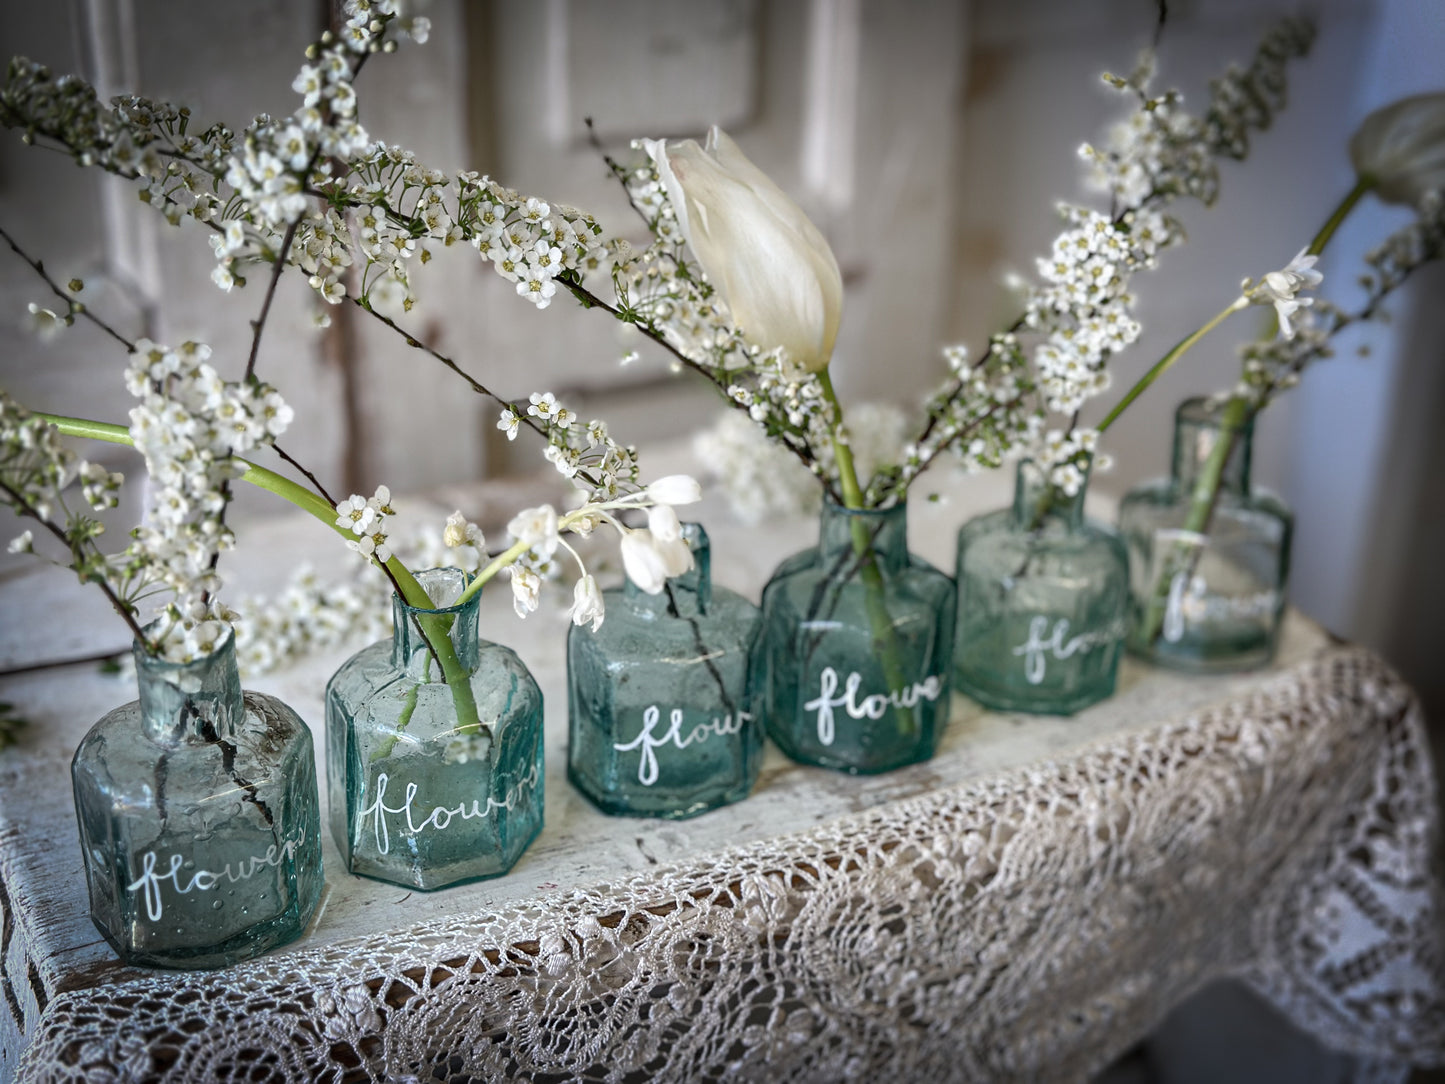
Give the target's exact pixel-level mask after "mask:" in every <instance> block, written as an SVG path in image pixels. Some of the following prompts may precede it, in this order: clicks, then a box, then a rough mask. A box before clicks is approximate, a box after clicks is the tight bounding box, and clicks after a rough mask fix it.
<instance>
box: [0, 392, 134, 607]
mask: <svg viewBox="0 0 1445 1084" xmlns="http://www.w3.org/2000/svg"><path fill="white" fill-rule="evenodd" d="M77 478H78V479H79V480H80V482H81V496H82V497H83V498H84V500H85V502H86V504H88V505H89V506H90V507H91V509H92V510H94V511H96V512H103V511H105V510H106V509H108V508H114V507H115V506H116V503H117V500H118V497H117V495H118V493H119V492H120V486H121V483H122V482H123V481H124V479H123V478H122V477H121V476H120V475H119V474H116V473H113V472H111V471H108V470H106V469H105V468H104V467H103V466H101V465H100V464H98V463H87V462H85V461H83V460H77V459H76V457H75V454H74V453H73V452H72V451H71V450H70V449H69V448H67V447H66V446H65V445H64V444H63V443H62V442H61V440H60V434H59V433H58V432H57V431H56V429H55V427H54V426H53V425H51V424H50V423H49V422H47V421H46V420H45V419H44V418H40V417H37V416H35V415H34V414H32V413H31V412H30V411H28V410H26V409H25V407H23V406H21V405H20V404H19V403H17V402H16V401H15V400H14V399H12V398H10V396H9V395H7V394H6V393H5V392H4V391H3V390H0V504H5V505H9V506H10V508H11V509H13V510H14V511H15V513H16V514H17V515H20V516H26V517H30V518H33V519H36V520H38V521H40V522H42V523H44V524H47V525H52V526H54V527H56V528H57V529H59V530H60V531H61V532H62V533H63V534H64V535H65V540H66V544H67V545H68V546H69V548H70V551H71V564H70V567H71V568H73V569H74V570H75V571H76V572H77V573H79V574H80V576H81V577H82V579H88V578H91V576H92V575H96V574H98V575H102V576H107V575H108V573H109V568H108V565H107V562H106V560H105V558H104V557H102V556H101V555H100V554H99V553H98V552H97V551H96V550H95V547H94V540H95V538H96V537H97V536H99V535H100V534H102V533H103V531H104V527H103V526H102V525H101V524H100V523H99V522H97V521H96V520H94V519H92V518H91V517H89V516H86V515H80V514H75V513H72V512H71V511H70V510H69V509H68V508H67V507H66V504H65V497H64V490H65V488H66V487H67V486H69V485H70V484H71V482H72V481H74V480H76V479H77ZM6 548H7V549H8V551H9V552H11V553H31V552H34V548H35V536H34V533H33V532H32V531H29V530H26V531H23V532H21V534H19V535H18V536H17V537H15V538H14V539H12V540H11V541H10V543H9V544H8V546H7V547H6Z"/></svg>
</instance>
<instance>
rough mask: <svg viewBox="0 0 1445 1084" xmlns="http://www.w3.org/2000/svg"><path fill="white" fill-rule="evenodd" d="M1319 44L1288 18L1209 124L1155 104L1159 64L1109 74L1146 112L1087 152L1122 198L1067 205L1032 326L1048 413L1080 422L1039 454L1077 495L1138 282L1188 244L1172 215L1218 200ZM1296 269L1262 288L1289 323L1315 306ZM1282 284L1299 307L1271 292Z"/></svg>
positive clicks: (1055, 433)
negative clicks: (1098, 405)
mask: <svg viewBox="0 0 1445 1084" xmlns="http://www.w3.org/2000/svg"><path fill="white" fill-rule="evenodd" d="M1313 37H1314V28H1313V25H1312V24H1311V23H1309V22H1307V21H1305V20H1299V19H1286V20H1284V21H1283V22H1282V23H1280V24H1279V25H1278V26H1276V27H1275V28H1274V29H1273V30H1271V31H1270V32H1269V33H1268V34H1267V35H1266V36H1265V38H1264V40H1263V42H1262V43H1261V45H1260V47H1259V49H1258V51H1257V52H1256V55H1255V58H1254V60H1253V62H1252V64H1251V65H1250V67H1249V68H1248V69H1247V70H1244V71H1241V70H1239V69H1236V68H1231V69H1230V70H1229V72H1228V73H1227V74H1226V75H1225V76H1224V77H1223V78H1222V79H1219V80H1216V81H1215V82H1214V83H1213V84H1212V87H1213V93H1212V96H1211V101H1210V104H1209V107H1208V109H1207V111H1206V113H1205V115H1204V116H1203V117H1196V116H1193V115H1191V114H1190V113H1188V112H1186V111H1185V110H1184V108H1183V99H1182V97H1181V95H1180V94H1179V93H1178V92H1176V91H1168V92H1166V93H1165V94H1163V95H1161V96H1157V97H1155V96H1151V94H1150V92H1149V84H1150V82H1151V81H1152V79H1153V75H1154V68H1153V61H1152V57H1150V56H1148V55H1147V54H1146V56H1145V58H1144V60H1143V61H1142V62H1141V63H1140V65H1139V67H1138V68H1137V69H1136V70H1135V72H1134V73H1133V74H1132V75H1131V76H1130V77H1129V78H1127V79H1122V78H1119V77H1117V76H1113V75H1105V77H1104V78H1105V81H1106V82H1107V83H1109V84H1110V85H1111V86H1113V87H1115V88H1116V89H1118V90H1120V91H1121V92H1123V93H1124V94H1126V95H1128V96H1129V97H1130V98H1132V99H1133V101H1134V106H1135V107H1134V109H1133V111H1132V112H1131V114H1130V116H1129V117H1128V118H1127V119H1126V120H1125V121H1124V122H1123V123H1121V124H1119V125H1117V126H1115V128H1114V129H1113V130H1112V132H1111V136H1110V140H1109V142H1108V144H1107V145H1106V146H1105V147H1103V148H1102V149H1100V148H1096V147H1094V146H1091V145H1088V144H1085V145H1084V146H1083V147H1082V148H1081V150H1080V156H1081V157H1082V158H1083V160H1084V161H1085V162H1086V163H1087V164H1088V166H1089V170H1090V174H1091V179H1092V181H1093V182H1094V184H1095V185H1096V186H1097V187H1099V188H1101V189H1103V190H1104V191H1105V192H1107V193H1108V194H1109V196H1110V202H1111V210H1110V213H1109V214H1107V215H1105V214H1101V213H1099V212H1097V211H1094V210H1091V209H1089V208H1086V207H1079V206H1072V205H1063V206H1061V208H1060V211H1061V213H1062V215H1063V217H1064V219H1065V222H1066V224H1067V228H1066V229H1065V230H1064V232H1063V233H1061V234H1060V235H1059V236H1058V237H1057V238H1056V239H1055V241H1054V244H1053V249H1052V251H1051V253H1050V255H1049V256H1048V257H1047V258H1043V259H1040V260H1039V261H1038V272H1039V276H1040V278H1041V279H1042V284H1041V285H1040V286H1038V287H1036V288H1035V289H1034V290H1033V291H1032V292H1031V294H1030V296H1029V298H1028V302H1027V305H1026V309H1025V315H1024V319H1023V322H1022V329H1025V330H1027V331H1028V332H1029V333H1031V334H1032V335H1035V336H1038V340H1039V341H1038V342H1037V343H1036V345H1035V346H1034V350H1033V360H1032V371H1033V380H1034V383H1035V385H1036V387H1037V389H1038V392H1039V394H1040V398H1041V400H1042V403H1043V406H1044V407H1045V408H1046V409H1047V410H1048V411H1049V412H1052V413H1055V414H1062V415H1065V416H1067V417H1068V419H1069V421H1068V425H1067V427H1066V428H1063V429H1059V428H1051V429H1049V430H1048V431H1047V432H1046V433H1045V432H1043V431H1042V426H1040V427H1039V428H1037V429H1036V430H1035V431H1034V436H1035V437H1036V438H1038V439H1035V440H1032V441H1028V442H1027V444H1028V445H1031V447H1029V448H1028V450H1029V452H1030V454H1032V455H1033V456H1034V458H1035V459H1036V460H1038V462H1039V463H1040V465H1041V466H1042V467H1043V468H1044V469H1046V470H1048V471H1049V472H1050V478H1051V481H1052V482H1053V483H1054V484H1055V485H1056V486H1058V487H1059V488H1060V489H1061V490H1063V491H1064V492H1065V493H1066V494H1068V495H1070V496H1073V495H1075V494H1076V493H1077V492H1078V489H1079V487H1080V486H1081V485H1082V484H1083V481H1084V478H1085V477H1086V474H1087V471H1088V469H1089V466H1090V461H1091V460H1092V461H1093V466H1094V467H1095V468H1097V469H1102V466H1103V464H1102V462H1101V459H1100V458H1098V457H1096V452H1095V449H1096V447H1097V441H1098V433H1097V431H1095V430H1092V429H1088V428H1085V427H1081V426H1080V425H1079V424H1078V415H1079V412H1080V411H1081V409H1082V408H1083V407H1084V406H1085V404H1086V403H1088V402H1089V401H1090V400H1091V399H1094V398H1096V397H1097V396H1099V395H1101V394H1102V393H1104V392H1105V391H1107V390H1108V389H1109V387H1110V383H1111V381H1110V374H1109V370H1108V363H1109V359H1110V358H1111V357H1113V356H1114V355H1115V354H1117V353H1118V352H1120V351H1122V350H1124V349H1127V348H1128V347H1129V346H1130V345H1132V344H1133V343H1134V342H1135V341H1137V339H1138V338H1139V334H1140V325H1139V322H1138V320H1136V319H1135V317H1134V314H1133V308H1134V303H1135V297H1134V295H1133V293H1132V292H1131V279H1132V276H1133V275H1134V273H1135V272H1137V271H1140V270H1147V269H1152V268H1154V267H1156V266H1157V264H1158V257H1159V253H1161V252H1162V251H1164V250H1165V249H1168V248H1170V247H1172V246H1173V245H1175V244H1178V243H1179V242H1180V241H1181V240H1182V239H1183V236H1184V233H1183V230H1182V228H1181V227H1180V226H1179V224H1178V223H1177V222H1176V221H1175V220H1174V219H1173V218H1172V217H1171V216H1170V215H1168V214H1167V213H1166V209H1167V207H1168V206H1169V205H1170V204H1171V203H1172V202H1173V201H1174V200H1176V199H1178V198H1179V197H1181V196H1189V197H1192V198H1195V199H1198V200H1201V201H1202V202H1204V203H1210V202H1212V201H1213V200H1214V199H1215V197H1216V196H1217V194H1218V190H1219V176H1218V166H1217V160H1218V158H1219V157H1221V156H1228V157H1234V158H1242V157H1243V156H1244V155H1245V154H1246V153H1247V151H1248V146H1249V142H1248V134H1249V132H1250V130H1251V129H1260V128H1264V127H1266V126H1267V125H1268V124H1269V123H1270V122H1271V120H1272V119H1273V116H1274V113H1275V112H1276V111H1277V110H1278V109H1280V108H1281V107H1282V106H1283V105H1284V90H1285V66H1286V64H1287V63H1288V61H1289V60H1291V59H1293V58H1295V57H1298V56H1302V55H1304V54H1305V53H1306V52H1307V51H1308V49H1309V47H1310V44H1311V42H1312V40H1313ZM1296 270H1303V271H1307V270H1308V269H1307V268H1298V269H1297V268H1294V267H1293V265H1292V267H1291V268H1289V269H1286V271H1285V272H1276V273H1275V279H1273V280H1269V281H1268V282H1262V283H1261V284H1260V286H1259V288H1258V289H1259V290H1260V291H1261V292H1260V294H1259V297H1258V300H1259V301H1260V302H1261V303H1266V302H1268V303H1273V302H1274V301H1275V300H1276V296H1275V295H1278V296H1279V298H1280V299H1281V301H1282V304H1283V306H1284V308H1283V309H1281V314H1282V316H1287V313H1286V312H1285V310H1286V309H1288V310H1290V311H1292V310H1293V308H1295V307H1298V306H1299V305H1300V304H1306V303H1307V302H1296V301H1294V300H1293V298H1294V294H1295V293H1296V292H1297V290H1298V288H1299V287H1300V286H1302V285H1305V284H1306V282H1305V281H1304V280H1300V281H1299V282H1296V281H1295V280H1294V279H1293V278H1291V279H1290V280H1289V281H1288V282H1285V281H1284V279H1283V278H1282V277H1281V276H1284V275H1286V274H1291V273H1293V272H1294V271H1296ZM1275 286H1278V287H1280V289H1283V290H1285V292H1287V293H1288V294H1289V297H1288V298H1287V299H1286V298H1284V295H1283V294H1282V293H1280V290H1274V291H1273V293H1271V292H1270V291H1271V288H1272V287H1275ZM1286 287H1288V289H1286ZM1266 294H1268V295H1269V296H1266ZM992 353H993V351H990V354H992ZM1023 444H1024V442H1021V446H1022V445H1023Z"/></svg>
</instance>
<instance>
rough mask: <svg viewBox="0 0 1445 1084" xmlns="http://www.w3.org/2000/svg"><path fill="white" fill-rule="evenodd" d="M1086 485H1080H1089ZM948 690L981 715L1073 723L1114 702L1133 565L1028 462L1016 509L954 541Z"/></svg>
mask: <svg viewBox="0 0 1445 1084" xmlns="http://www.w3.org/2000/svg"><path fill="white" fill-rule="evenodd" d="M1086 484H1087V480H1086ZM955 578H956V579H957V581H958V624H957V631H956V634H955V636H954V679H955V681H956V682H957V687H958V690H959V691H960V692H963V693H967V694H968V695H969V696H971V697H972V698H973V699H975V700H977V701H978V702H979V703H980V704H982V705H984V707H988V708H993V709H995V710H999V711H1028V712H1036V713H1040V714H1051V715H1072V714H1073V713H1074V712H1076V711H1080V710H1082V709H1084V708H1086V707H1088V706H1089V705H1090V704H1094V703H1097V702H1098V701H1100V700H1103V699H1104V698H1105V697H1108V696H1111V695H1112V694H1113V692H1114V682H1115V679H1116V677H1117V676H1118V671H1119V657H1120V656H1121V655H1122V654H1123V650H1124V634H1125V628H1126V625H1125V621H1126V615H1127V609H1128V602H1129V558H1128V554H1127V552H1126V551H1125V549H1124V543H1123V541H1122V540H1121V539H1120V538H1119V536H1118V534H1116V533H1115V532H1114V530H1113V529H1112V528H1110V527H1107V526H1104V525H1103V524H1100V523H1096V522H1094V521H1093V520H1088V519H1085V518H1084V486H1080V488H1079V491H1078V493H1076V494H1074V495H1073V496H1069V495H1068V494H1066V493H1064V492H1063V491H1062V490H1060V489H1058V488H1057V487H1055V486H1052V485H1050V484H1049V482H1048V480H1047V478H1046V477H1045V475H1044V473H1043V471H1042V470H1040V469H1039V467H1038V466H1037V465H1036V464H1035V463H1033V462H1031V461H1027V460H1026V461H1024V462H1022V463H1020V464H1019V467H1018V480H1017V482H1016V488H1015V491H1014V504H1013V507H1012V508H1009V509H1005V510H1003V511H999V512H992V513H990V514H988V515H984V516H979V517H978V518H976V519H973V520H970V521H969V522H968V523H966V524H964V526H963V527H962V528H961V529H960V530H959V532H958V564H957V569H956V577H955Z"/></svg>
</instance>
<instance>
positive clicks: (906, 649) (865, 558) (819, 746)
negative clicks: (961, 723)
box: [750, 502, 954, 773]
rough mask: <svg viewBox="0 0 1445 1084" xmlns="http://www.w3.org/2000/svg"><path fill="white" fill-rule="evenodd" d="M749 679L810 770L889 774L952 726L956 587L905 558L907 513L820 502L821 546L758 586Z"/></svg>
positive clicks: (781, 741) (765, 712)
mask: <svg viewBox="0 0 1445 1084" xmlns="http://www.w3.org/2000/svg"><path fill="white" fill-rule="evenodd" d="M762 608H763V633H762V636H761V637H760V638H759V640H758V646H757V649H756V651H755V652H754V664H753V668H752V674H751V677H750V684H751V687H752V689H753V692H752V695H751V697H750V699H751V701H752V704H753V710H754V711H756V712H758V713H759V714H760V715H761V716H762V718H763V722H764V726H765V727H766V729H767V732H768V735H769V737H771V738H772V739H773V740H774V741H775V742H776V743H777V744H778V745H779V747H781V748H782V750H783V752H785V753H786V754H787V755H788V756H790V757H792V758H793V759H794V760H798V761H801V762H803V763H805V764H817V765H821V766H822V767H826V768H833V769H836V770H839V771H845V772H854V773H860V772H861V773H872V772H884V771H889V770H890V769H893V768H898V767H902V766H903V765H905V764H913V763H916V762H918V761H922V760H927V759H928V758H929V757H931V756H933V753H934V751H935V750H936V749H937V747H938V741H939V739H940V738H941V737H942V734H943V729H944V727H945V726H946V725H947V723H948V709H949V704H948V697H949V684H950V671H951V670H952V658H953V616H954V587H953V581H952V580H951V579H950V578H949V577H948V576H945V575H944V574H943V573H942V572H939V571H938V570H937V569H936V568H934V567H933V566H932V565H930V564H928V563H927V562H926V561H923V560H921V559H919V558H917V557H914V556H912V555H911V554H909V552H908V533H907V509H906V507H905V506H903V505H898V506H895V507H893V508H889V509H884V510H873V509H870V510H854V509H847V508H844V507H842V506H840V505H837V504H835V503H833V502H825V506H824V509H823V513H822V521H821V524H820V529H819V540H818V545H817V546H814V547H812V548H810V549H807V550H804V551H803V552H802V553H798V554H794V555H793V556H792V557H790V558H788V559H787V560H785V561H784V562H783V563H782V564H781V565H779V566H778V569H777V571H776V572H774V573H773V577H772V579H771V580H769V581H768V584H767V586H766V587H765V588H764V589H763V599H762Z"/></svg>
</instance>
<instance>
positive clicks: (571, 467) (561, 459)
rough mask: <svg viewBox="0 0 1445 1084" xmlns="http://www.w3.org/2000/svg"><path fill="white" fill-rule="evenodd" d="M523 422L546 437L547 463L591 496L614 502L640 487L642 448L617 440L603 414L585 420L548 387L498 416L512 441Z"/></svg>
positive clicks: (502, 429)
mask: <svg viewBox="0 0 1445 1084" xmlns="http://www.w3.org/2000/svg"><path fill="white" fill-rule="evenodd" d="M523 424H526V425H527V426H529V427H530V428H532V429H534V430H536V431H537V432H538V433H540V434H541V435H542V436H543V437H544V438H545V439H546V441H547V447H546V450H545V451H544V452H543V453H542V454H543V455H544V456H545V457H546V459H547V462H549V463H551V464H552V465H553V466H554V467H556V468H557V471H558V472H559V473H560V474H561V475H562V476H563V477H564V478H568V479H570V480H571V481H572V484H573V485H575V486H576V487H577V488H578V489H580V490H582V491H583V492H584V493H586V494H587V499H588V500H589V501H609V500H612V499H614V498H616V497H617V496H619V495H620V494H623V493H627V492H630V491H632V490H633V489H635V488H636V486H637V477H638V465H637V449H636V448H634V447H632V446H631V445H626V446H624V445H621V444H618V443H617V442H616V441H615V440H613V439H612V437H611V435H610V434H609V433H608V431H607V423H606V422H604V421H602V420H601V419H599V418H594V419H593V420H591V421H589V422H588V423H587V424H586V425H583V424H582V423H581V422H580V421H579V420H578V418H577V415H576V414H575V413H574V412H573V411H572V410H571V409H570V408H568V407H566V406H564V405H563V404H561V403H559V402H558V401H557V397H556V396H555V395H553V394H552V393H551V392H550V391H547V392H533V393H532V394H531V396H530V397H529V399H528V403H527V406H526V407H525V408H524V407H523V406H522V405H521V404H520V403H518V404H515V405H513V406H510V407H505V408H503V410H502V413H501V416H500V417H499V418H498V420H497V428H498V429H500V430H501V431H502V432H504V433H506V434H507V439H508V440H516V439H517V433H518V432H519V430H520V429H521V427H522V425H523Z"/></svg>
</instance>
